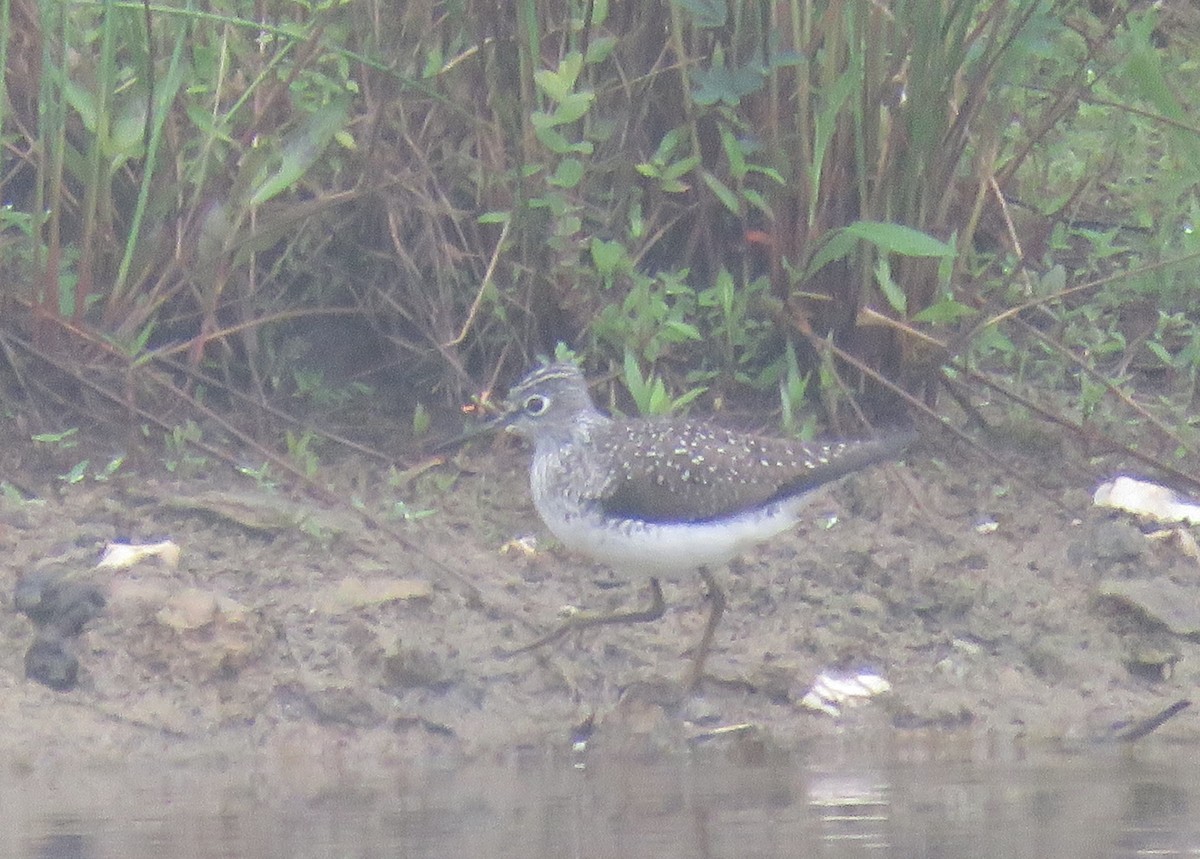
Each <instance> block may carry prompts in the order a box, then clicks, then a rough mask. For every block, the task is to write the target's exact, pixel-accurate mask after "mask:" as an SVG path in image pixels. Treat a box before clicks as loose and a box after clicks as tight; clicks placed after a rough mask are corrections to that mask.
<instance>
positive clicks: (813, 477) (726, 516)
mask: <svg viewBox="0 0 1200 859" xmlns="http://www.w3.org/2000/svg"><path fill="white" fill-rule="evenodd" d="M497 424H498V425H500V426H503V427H504V428H506V429H507V430H509V431H510V432H514V433H516V434H518V435H520V436H522V437H523V438H525V439H527V440H529V441H530V442H531V443H532V444H533V449H534V450H533V462H532V465H531V467H530V488H531V491H532V494H533V500H534V506H535V507H536V508H537V511H538V514H539V515H540V516H541V518H542V520H543V521H544V522H545V523H546V526H547V527H548V528H549V529H550V531H551V532H552V533H553V534H554V535H555V536H556V537H557V538H558V539H559V540H560V541H561V542H562V543H563V545H564V546H566V547H567V548H569V549H572V550H574V551H577V552H580V553H582V554H585V555H588V556H589V557H592V558H595V559H597V560H600V561H603V562H605V563H608V564H610V565H612V566H613V568H614V569H615V570H616V571H617V572H618V573H619V574H623V575H627V576H630V577H639V576H640V577H644V578H649V580H650V585H651V589H652V594H653V596H654V605H652V606H651V608H649V609H646V610H642V611H637V612H631V613H626V614H623V615H617V616H612V615H586V614H585V615H576V616H575V618H572V619H571V621H569V622H568V623H567V624H564V626H563V627H561V628H560V629H559V630H556V631H555V632H554V633H551V634H550V635H548V636H546V637H545V638H543V639H541V640H539V641H538V642H535V643H534V644H533V645H530V647H533V646H538V645H540V644H544V643H546V642H548V641H550V640H554V639H555V638H558V637H560V636H561V635H562V634H565V632H566V631H568V630H569V629H577V628H580V627H583V626H592V625H597V624H601V623H616V622H623V621H625V620H639V621H640V620H650V619H654V618H656V617H658V616H660V615H661V614H662V610H663V606H662V596H661V590H660V588H659V583H658V577H659V576H664V575H675V574H679V573H681V572H685V571H691V570H696V571H699V573H700V575H701V577H702V578H703V579H704V581H705V583H706V585H707V587H708V590H709V594H710V597H711V598H712V602H713V609H712V611H711V612H710V616H709V620H708V623H707V625H706V627H705V632H704V636H703V637H702V639H701V642H700V645H699V646H698V648H697V652H696V654H695V658H694V663H693V668H692V672H691V674H690V676H689V681H688V684H687V686H688V688H689V689H690V688H694V687H695V686H696V685H697V684H698V683H699V681H700V677H701V673H702V670H703V664H704V659H705V657H706V655H707V650H708V646H709V644H710V642H711V637H712V632H713V629H715V627H716V623H717V621H718V620H719V618H720V613H721V609H722V608H723V606H724V594H723V592H722V591H721V589H720V587H719V586H718V585H717V583H716V581H715V580H714V579H713V577H712V575H711V568H712V567H714V566H717V565H720V564H723V563H725V562H726V561H728V560H730V559H731V558H733V557H734V556H736V555H737V554H738V553H740V552H741V551H743V550H745V549H746V548H748V547H750V546H752V545H754V544H756V543H759V542H761V541H763V540H765V539H767V538H769V537H771V536H773V535H775V534H778V533H779V532H781V531H783V530H786V529H787V528H790V527H791V526H792V525H794V524H795V523H796V522H797V521H798V519H799V516H800V509H801V507H802V505H803V502H804V500H805V498H806V496H807V495H808V494H809V493H810V492H811V491H812V490H814V489H816V488H817V487H819V486H822V485H823V484H826V483H829V482H830V481H833V480H836V479H838V478H840V477H843V476H845V475H847V474H850V473H851V472H854V471H858V470H859V469H862V468H865V467H866V466H868V465H871V464H873V463H876V462H880V461H882V460H886V459H890V458H892V457H895V456H897V455H898V454H899V453H900V452H902V451H903V450H904V449H905V448H906V447H907V446H908V445H909V444H910V443H911V442H912V441H913V439H914V438H915V434H914V433H912V432H902V433H895V434H892V435H890V436H886V437H883V438H879V439H868V440H861V441H846V442H833V443H827V444H809V443H802V442H798V441H792V440H788V439H779V438H771V437H766V436H758V435H751V434H747V433H739V432H735V431H733V430H729V429H725V428H722V427H719V426H716V425H712V424H706V423H702V422H699V421H691V420H671V419H664V420H652V419H622V420H614V419H612V418H609V417H607V416H605V415H604V414H602V413H601V412H600V411H599V410H598V409H597V408H596V406H595V404H594V403H593V402H592V399H591V396H590V395H589V394H588V390H587V383H586V381H585V380H584V377H583V374H582V373H581V372H580V371H579V369H578V368H577V367H575V366H573V365H571V364H566V363H561V362H560V363H553V364H547V365H543V366H540V367H536V368H534V369H533V370H532V371H530V372H529V374H528V375H526V376H525V378H523V379H522V380H521V381H520V382H518V383H517V384H516V385H514V386H513V387H512V389H511V390H510V391H509V396H508V399H507V402H506V411H505V413H504V414H503V415H502V416H501V417H500V418H499V419H497ZM581 618H582V619H581ZM522 649H528V648H522Z"/></svg>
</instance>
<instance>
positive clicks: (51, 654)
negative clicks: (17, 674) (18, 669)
mask: <svg viewBox="0 0 1200 859" xmlns="http://www.w3.org/2000/svg"><path fill="white" fill-rule="evenodd" d="M25 676H26V677H27V678H28V679H30V680H36V681H37V682H38V683H42V684H44V685H46V686H49V687H50V688H51V689H54V690H55V691H57V692H66V691H68V690H70V689H74V688H75V685H76V684H77V683H78V682H79V660H78V659H77V658H76V657H75V655H74V654H73V653H71V652H69V651H68V650H67V642H66V639H64V638H62V637H60V636H57V635H54V634H46V633H44V632H39V633H38V636H37V638H35V639H34V640H33V644H31V645H30V647H29V649H28V650H27V651H25Z"/></svg>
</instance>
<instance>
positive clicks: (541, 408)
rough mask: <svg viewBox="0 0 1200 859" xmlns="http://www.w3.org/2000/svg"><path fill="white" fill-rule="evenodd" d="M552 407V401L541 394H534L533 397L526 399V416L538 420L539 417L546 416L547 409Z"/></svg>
mask: <svg viewBox="0 0 1200 859" xmlns="http://www.w3.org/2000/svg"><path fill="white" fill-rule="evenodd" d="M549 407H550V401H549V400H548V399H546V398H545V397H543V396H542V395H541V394H534V395H533V396H531V397H526V398H525V406H524V408H525V414H527V415H529V416H530V417H531V418H536V417H538V416H539V415H544V414H545V413H546V409H548V408H549Z"/></svg>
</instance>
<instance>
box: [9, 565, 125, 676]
mask: <svg viewBox="0 0 1200 859" xmlns="http://www.w3.org/2000/svg"><path fill="white" fill-rule="evenodd" d="M104 604H105V600H104V594H103V592H102V591H101V590H100V588H99V587H98V586H97V585H95V584H93V583H91V582H88V581H81V580H77V579H74V578H72V577H71V576H70V575H69V574H68V573H63V572H59V571H51V570H39V571H36V572H31V573H26V574H25V575H23V576H21V577H20V578H19V579H18V580H17V586H16V589H15V590H14V592H13V605H14V606H15V608H16V609H17V611H19V612H21V613H22V614H24V615H25V616H26V617H28V618H29V619H30V620H31V621H33V623H34V625H35V626H36V627H37V631H36V633H35V634H34V639H33V644H31V645H30V646H29V649H28V650H27V651H26V652H25V676H26V677H27V678H28V679H30V680H36V681H37V682H38V683H42V684H44V685H46V686H49V687H50V688H51V689H56V690H58V691H60V692H65V691H67V690H69V689H73V688H75V686H76V684H78V682H79V658H78V657H77V656H75V654H74V653H72V652H71V647H70V646H69V639H72V638H74V637H76V636H77V635H79V633H81V632H82V631H83V627H84V625H85V624H87V622H88V621H89V620H91V619H92V618H95V617H97V616H99V614H100V612H102V611H103V610H104Z"/></svg>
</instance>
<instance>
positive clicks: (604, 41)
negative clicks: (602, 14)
mask: <svg viewBox="0 0 1200 859" xmlns="http://www.w3.org/2000/svg"><path fill="white" fill-rule="evenodd" d="M592 22H593V24H595V23H597V22H596V20H595V16H593V18H592ZM616 46H617V37H616V36H601V37H600V38H598V39H593V40H592V41H591V43H590V44H589V45H588V50H587V56H586V57H585V58H584V62H586V63H587V64H588V65H595V64H596V63H602V62H604V61H605V60H606V59H608V55H609V54H611V53H612V50H613V48H615V47H616Z"/></svg>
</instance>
